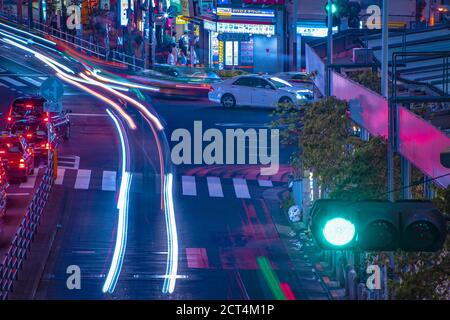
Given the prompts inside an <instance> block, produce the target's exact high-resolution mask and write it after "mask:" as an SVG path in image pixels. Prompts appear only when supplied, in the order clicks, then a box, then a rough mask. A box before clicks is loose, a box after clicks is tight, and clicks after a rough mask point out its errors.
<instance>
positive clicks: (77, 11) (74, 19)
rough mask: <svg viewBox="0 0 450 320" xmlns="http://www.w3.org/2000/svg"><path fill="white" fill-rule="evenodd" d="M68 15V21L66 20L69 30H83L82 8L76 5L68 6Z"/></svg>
mask: <svg viewBox="0 0 450 320" xmlns="http://www.w3.org/2000/svg"><path fill="white" fill-rule="evenodd" d="M66 14H67V20H66V26H67V29H69V30H73V29H77V30H80V29H81V8H80V6H77V5H75V4H72V5H70V6H68V7H67V11H66Z"/></svg>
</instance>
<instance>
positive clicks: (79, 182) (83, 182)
mask: <svg viewBox="0 0 450 320" xmlns="http://www.w3.org/2000/svg"><path fill="white" fill-rule="evenodd" d="M90 181H91V170H87V169H79V170H78V172H77V179H76V180H75V187H74V188H75V189H82V190H87V189H89V182H90Z"/></svg>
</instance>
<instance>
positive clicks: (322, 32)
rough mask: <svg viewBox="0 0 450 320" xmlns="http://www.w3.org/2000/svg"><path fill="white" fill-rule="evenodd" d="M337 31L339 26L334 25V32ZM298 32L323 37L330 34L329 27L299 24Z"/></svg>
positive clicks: (307, 35)
mask: <svg viewBox="0 0 450 320" xmlns="http://www.w3.org/2000/svg"><path fill="white" fill-rule="evenodd" d="M337 31H338V28H337V27H333V33H336V32H337ZM297 34H301V35H302V36H305V37H318V38H323V37H326V36H327V35H328V27H315V26H297Z"/></svg>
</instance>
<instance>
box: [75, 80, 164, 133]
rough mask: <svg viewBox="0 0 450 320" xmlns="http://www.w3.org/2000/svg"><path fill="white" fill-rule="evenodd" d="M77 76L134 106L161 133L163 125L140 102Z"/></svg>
mask: <svg viewBox="0 0 450 320" xmlns="http://www.w3.org/2000/svg"><path fill="white" fill-rule="evenodd" d="M79 75H80V77H82V78H83V79H85V80H89V81H92V82H93V83H94V84H96V85H98V86H100V87H102V88H104V89H105V90H108V91H109V92H111V93H113V94H115V95H117V96H119V97H120V98H122V99H124V100H126V101H128V102H129V103H131V104H133V105H134V106H136V107H137V108H138V109H139V110H140V111H141V112H142V113H143V114H144V115H145V116H146V118H148V119H149V120H150V121H152V123H153V124H154V125H155V126H156V128H157V129H158V130H160V131H161V130H163V129H164V127H163V125H162V124H161V121H159V119H158V118H157V117H156V116H155V115H153V114H152V113H151V112H150V111H148V109H147V108H146V107H145V106H144V105H143V104H141V103H140V102H138V101H136V100H134V99H133V98H130V97H129V96H127V95H124V94H123V93H120V92H118V91H116V90H114V89H113V88H110V87H109V86H108V85H106V84H104V83H101V82H100V81H97V80H94V79H92V78H89V77H88V76H87V75H85V74H83V73H80V74H79Z"/></svg>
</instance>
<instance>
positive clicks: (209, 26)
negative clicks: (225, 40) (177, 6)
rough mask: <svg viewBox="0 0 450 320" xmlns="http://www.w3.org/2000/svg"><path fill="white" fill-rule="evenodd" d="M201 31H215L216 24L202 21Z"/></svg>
mask: <svg viewBox="0 0 450 320" xmlns="http://www.w3.org/2000/svg"><path fill="white" fill-rule="evenodd" d="M203 29H205V30H209V31H217V23H215V22H212V21H209V20H203Z"/></svg>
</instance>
